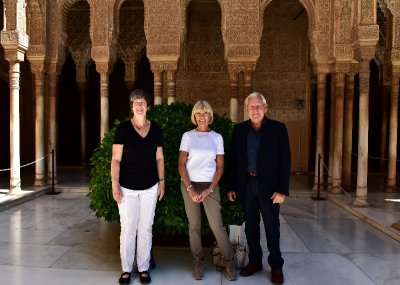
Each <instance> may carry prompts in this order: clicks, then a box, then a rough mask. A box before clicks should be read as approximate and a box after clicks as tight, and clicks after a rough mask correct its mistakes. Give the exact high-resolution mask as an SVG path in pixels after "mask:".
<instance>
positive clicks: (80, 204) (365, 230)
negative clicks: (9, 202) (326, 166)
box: [0, 179, 400, 285]
mask: <svg viewBox="0 0 400 285" xmlns="http://www.w3.org/2000/svg"><path fill="white" fill-rule="evenodd" d="M300 182H301V181H296V180H295V179H293V181H291V188H292V190H293V191H292V193H293V194H294V195H293V197H290V198H288V199H287V201H286V202H285V204H283V205H282V208H281V249H282V252H283V257H284V259H285V265H284V276H285V284H288V285H290V284H294V285H317V284H318V285H319V284H324V285H331V284H332V285H337V284H340V285H342V284H345V285H350V284H360V285H369V284H371V285H373V284H382V285H383V284H385V285H395V284H396V285H398V284H400V269H399V268H400V242H399V241H397V240H396V239H394V238H392V237H390V235H388V234H386V233H385V232H383V231H382V230H379V229H377V228H376V227H375V226H373V225H372V224H371V222H370V221H368V220H365V219H362V218H360V217H359V216H357V215H356V214H354V213H351V212H349V210H348V209H345V208H344V207H341V206H340V201H341V203H342V204H343V205H346V204H347V205H349V203H350V202H351V201H350V202H349V201H348V200H346V199H347V198H346V196H345V195H341V196H339V197H340V198H337V201H336V202H333V201H332V200H331V199H327V200H324V201H318V200H313V199H310V197H304V195H300V193H302V191H301V190H302V189H303V190H304V188H305V186H304V184H302V183H300ZM302 185H303V186H302ZM305 190H307V189H305ZM308 190H309V189H308ZM296 193H297V194H298V195H295V194H296ZM375 194H376V195H375ZM369 197H370V198H369V200H370V203H371V205H372V207H370V208H363V209H360V212H361V213H362V214H364V215H366V216H369V217H372V218H374V217H375V219H373V220H374V221H376V222H377V223H380V224H382V225H383V226H384V224H385V223H386V224H387V226H388V227H389V226H390V224H391V223H392V222H395V221H398V220H400V203H397V202H394V201H389V200H385V199H386V198H387V196H383V195H382V194H380V193H371V195H370V196H369ZM390 198H391V199H399V198H400V194H399V193H395V194H393V195H391V197H390ZM88 205H89V199H88V198H87V197H86V194H85V193H82V192H73V191H69V192H68V191H67V192H63V193H61V194H59V195H40V196H39V197H37V198H34V199H32V200H30V201H27V202H24V203H21V204H18V205H17V204H16V205H15V206H12V207H8V208H7V207H3V210H2V211H1V212H0V285H3V284H4V285H5V284H13V285H20V284H24V285H26V284H29V285H39V284H40V285H43V284H58V285H64V284H65V285H67V284H68V285H69V284H77V285H80V284H85V285H86V284H99V285H100V284H118V277H119V275H120V261H119V249H118V246H119V240H118V236H119V225H118V224H117V223H108V222H106V221H103V220H100V219H97V218H96V217H95V215H94V214H93V212H92V211H91V210H90V209H89V207H88ZM239 232H240V235H241V239H242V241H243V242H245V237H244V234H243V229H239ZM262 240H263V242H262V247H263V250H264V251H265V255H264V261H263V263H264V270H263V271H262V272H258V273H256V274H255V275H253V276H251V277H239V279H238V280H237V281H235V282H234V284H238V285H239V284H246V285H253V284H257V285H259V284H271V283H270V280H269V276H270V272H269V268H268V264H267V262H266V256H267V249H266V243H265V238H264V235H263V234H262ZM206 252H207V254H208V255H207V260H206V271H205V278H204V280H202V281H195V280H193V279H192V277H191V270H192V264H191V256H190V251H189V249H188V248H186V247H155V248H154V255H155V260H156V264H157V266H156V268H155V269H154V270H153V271H152V272H151V276H152V279H153V280H152V283H151V284H155V285H157V284H162V285H176V284H178V285H180V284H182V285H186V284H188V285H189V284H207V285H213V284H228V283H231V282H229V281H227V280H226V279H225V278H224V276H223V274H221V273H220V272H217V271H215V270H214V269H213V267H212V264H211V256H210V249H207V250H206ZM131 284H140V283H139V280H138V278H134V279H133V280H132V282H131Z"/></svg>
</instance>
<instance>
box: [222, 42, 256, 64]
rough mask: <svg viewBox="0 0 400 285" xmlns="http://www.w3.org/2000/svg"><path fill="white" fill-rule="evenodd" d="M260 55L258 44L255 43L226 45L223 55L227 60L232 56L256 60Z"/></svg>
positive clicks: (232, 57) (232, 58)
mask: <svg viewBox="0 0 400 285" xmlns="http://www.w3.org/2000/svg"><path fill="white" fill-rule="evenodd" d="M259 56H260V46H259V45H258V44H257V45H251V44H246V45H227V46H226V52H225V57H226V58H227V59H228V60H230V59H231V60H234V58H246V59H249V60H250V59H253V60H255V61H256V60H257V59H258V58H259Z"/></svg>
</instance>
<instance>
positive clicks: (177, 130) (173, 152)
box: [88, 103, 243, 237]
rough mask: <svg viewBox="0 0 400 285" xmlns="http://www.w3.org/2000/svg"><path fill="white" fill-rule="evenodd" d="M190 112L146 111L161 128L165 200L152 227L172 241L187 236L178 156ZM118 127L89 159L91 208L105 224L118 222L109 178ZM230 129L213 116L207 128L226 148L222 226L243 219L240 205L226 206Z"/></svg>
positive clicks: (181, 107) (179, 108) (175, 108)
mask: <svg viewBox="0 0 400 285" xmlns="http://www.w3.org/2000/svg"><path fill="white" fill-rule="evenodd" d="M192 108H193V105H190V104H185V103H173V104H170V105H167V104H162V105H156V106H153V107H151V108H150V110H149V111H148V118H149V119H150V120H152V121H155V122H157V123H158V124H159V125H160V127H161V129H162V132H163V137H164V159H165V183H166V184H165V196H164V198H163V200H161V201H160V202H158V204H157V208H156V216H155V219H154V226H153V233H154V235H155V236H162V235H163V236H164V235H165V236H168V237H174V236H182V235H184V234H186V233H187V228H188V222H187V218H186V213H185V208H184V203H183V198H182V194H181V192H180V176H179V173H178V156H179V145H180V142H181V138H182V135H183V133H184V132H186V131H188V130H191V129H193V128H194V125H193V124H192V122H191V121H190V115H191V111H192ZM119 123H120V121H116V122H115V124H114V127H113V128H112V129H110V130H109V131H108V132H107V133H106V134H105V136H104V138H103V140H102V142H101V144H100V145H99V147H98V148H96V150H95V151H94V153H93V156H92V158H91V159H90V164H91V165H92V167H93V168H92V170H91V174H90V184H89V193H88V197H89V198H90V208H91V209H92V210H93V211H94V212H95V214H96V216H97V217H98V218H104V219H105V220H107V221H119V214H118V207H117V204H116V203H115V201H114V199H113V197H112V193H111V176H110V167H111V166H110V165H111V157H112V144H113V140H114V135H115V129H116V127H117V126H118V125H119ZM232 127H233V123H232V121H231V120H229V119H227V118H225V117H222V116H219V115H217V114H214V122H213V124H212V125H210V128H211V129H213V130H214V131H216V132H218V133H220V134H221V135H222V136H223V138H224V144H225V145H224V147H225V174H224V175H223V177H222V180H221V181H220V187H221V200H222V201H221V205H222V216H223V219H224V223H225V224H231V223H235V222H236V221H238V220H241V219H242V218H243V212H242V210H241V208H240V207H239V205H238V204H237V203H231V202H229V201H228V200H227V198H226V195H225V194H226V185H227V181H226V177H227V176H228V175H227V171H228V168H227V165H228V160H229V155H228V154H229V148H230V142H231V132H232ZM203 215H204V213H203ZM202 231H203V234H205V235H208V234H209V233H210V229H209V226H208V224H207V219H206V217H205V216H204V217H203V227H202Z"/></svg>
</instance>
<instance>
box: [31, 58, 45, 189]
mask: <svg viewBox="0 0 400 285" xmlns="http://www.w3.org/2000/svg"><path fill="white" fill-rule="evenodd" d="M31 66H32V71H33V76H34V80H35V158H36V163H35V181H34V184H33V185H34V186H44V185H46V175H45V161H46V160H45V159H42V158H43V157H44V156H45V153H44V70H43V69H44V64H43V62H41V63H32V64H31Z"/></svg>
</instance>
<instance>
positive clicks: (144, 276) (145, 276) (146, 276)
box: [139, 271, 151, 284]
mask: <svg viewBox="0 0 400 285" xmlns="http://www.w3.org/2000/svg"><path fill="white" fill-rule="evenodd" d="M139 276H140V278H139V280H140V283H142V284H149V283H150V282H151V277H150V273H149V272H148V271H142V272H139Z"/></svg>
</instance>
